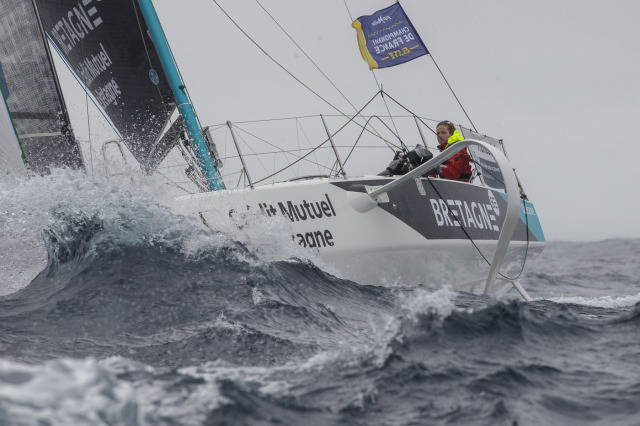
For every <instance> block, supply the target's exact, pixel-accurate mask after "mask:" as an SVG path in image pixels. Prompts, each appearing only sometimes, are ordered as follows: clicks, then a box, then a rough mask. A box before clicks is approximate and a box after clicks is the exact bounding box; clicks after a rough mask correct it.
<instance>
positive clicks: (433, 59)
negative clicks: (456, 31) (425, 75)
mask: <svg viewBox="0 0 640 426" xmlns="http://www.w3.org/2000/svg"><path fill="white" fill-rule="evenodd" d="M429 56H431V60H432V61H433V63H434V64H435V66H436V68H437V69H438V72H439V73H440V75H441V76H442V78H443V79H444V82H445V83H447V86H449V90H451V93H452V94H453V97H454V98H456V101H457V102H458V105H460V108H462V112H464V115H466V116H467V120H469V123H471V126H472V127H473V130H475V131H476V132H477V130H476V125H475V124H473V121H471V117H469V114H467V110H465V109H464V107H463V106H462V103H461V102H460V99H458V96H457V95H456V92H454V91H453V88H452V87H451V85H450V84H449V81H448V80H447V78H446V77H445V76H444V74H443V73H442V70H440V67H439V66H438V63H437V62H436V59H435V58H434V57H433V53H431V52H429Z"/></svg>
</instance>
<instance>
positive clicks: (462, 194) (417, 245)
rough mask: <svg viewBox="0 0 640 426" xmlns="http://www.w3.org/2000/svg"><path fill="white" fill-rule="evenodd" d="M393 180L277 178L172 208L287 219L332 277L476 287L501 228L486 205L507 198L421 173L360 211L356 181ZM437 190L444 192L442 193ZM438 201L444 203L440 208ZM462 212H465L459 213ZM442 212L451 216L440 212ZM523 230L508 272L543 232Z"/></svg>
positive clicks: (360, 188) (531, 256)
mask: <svg viewBox="0 0 640 426" xmlns="http://www.w3.org/2000/svg"><path fill="white" fill-rule="evenodd" d="M394 179H395V178H381V177H377V176H369V177H360V178H349V179H341V178H333V179H329V178H314V179H309V180H297V181H292V182H281V183H276V184H273V185H265V186H261V187H256V188H255V189H249V188H247V189H239V190H230V191H218V192H208V193H202V194H194V195H187V196H182V197H178V198H177V199H176V200H175V201H176V202H175V205H174V206H173V207H172V209H173V210H174V211H175V212H176V213H180V214H185V215H195V216H200V217H201V218H202V219H204V221H206V223H207V224H208V225H213V224H216V223H219V222H220V221H221V220H227V218H229V217H231V218H232V219H233V220H234V221H236V223H237V224H238V225H239V226H242V221H243V217H244V216H247V212H248V213H249V216H250V217H253V218H254V220H255V218H256V217H258V218H261V217H265V218H269V217H271V218H274V219H275V218H279V219H280V220H281V221H285V222H286V223H288V224H289V225H290V226H291V228H290V229H291V235H292V237H293V239H294V240H295V241H296V242H298V243H299V244H300V245H303V246H307V247H312V248H314V249H317V250H318V253H319V255H320V257H321V258H322V259H323V260H324V261H325V262H326V263H327V264H329V265H331V266H332V267H333V268H335V271H333V272H335V273H336V275H338V276H340V277H342V278H346V279H350V280H353V281H356V282H358V283H360V284H371V285H418V284H426V285H429V286H442V285H449V286H451V287H452V288H454V289H456V290H463V291H472V292H476V293H480V292H482V291H483V290H484V282H485V281H486V278H487V274H488V272H489V267H490V262H491V260H492V257H493V253H494V251H495V249H496V245H497V240H498V236H499V233H500V232H499V231H500V226H501V218H500V216H499V210H500V208H499V206H494V207H495V208H493V209H492V207H491V205H492V203H497V202H496V200H495V199H497V200H500V203H505V204H506V202H504V201H503V200H502V198H503V196H501V193H500V192H498V191H491V190H487V189H486V188H484V187H478V186H476V185H472V184H467V183H460V182H453V181H445V180H440V179H436V180H433V181H431V182H429V180H427V179H420V180H419V181H413V180H411V181H409V183H408V184H406V185H404V186H402V187H399V188H398V189H397V190H393V191H390V192H389V201H388V202H382V203H380V204H379V206H376V207H373V208H371V209H369V210H367V209H363V208H362V205H363V204H364V203H366V202H367V201H369V200H370V198H369V196H368V195H367V194H366V193H364V188H365V185H366V186H367V187H368V188H369V189H371V188H372V187H374V188H375V187H376V186H379V185H383V184H384V183H387V182H391V181H392V180H394ZM434 184H435V186H434ZM420 186H422V188H420ZM436 187H438V191H436V192H437V193H439V194H438V195H437V196H436V195H435V194H436V192H434V189H433V188H436ZM487 191H489V192H487ZM443 193H446V194H448V195H447V196H446V197H445V198H442V199H441V197H440V194H443ZM491 193H493V194H495V195H494V196H493V198H494V199H492V196H491ZM451 200H452V201H451ZM369 202H370V201H369ZM447 202H448V204H449V205H451V206H452V207H451V209H450V210H449V211H448V212H446V213H447V214H445V215H443V212H444V211H445V210H444V209H446V205H447ZM442 203H445V206H443V204H442ZM456 203H457V204H456ZM500 203H498V204H500ZM456 206H458V207H456ZM456 208H459V211H458V213H455V211H456ZM465 209H466V210H469V211H470V212H471V217H467V219H466V220H465V218H464V215H465ZM364 210H367V211H364ZM503 210H504V209H503ZM523 210H524V209H523ZM527 210H529V213H530V215H529V216H528V217H527V218H526V220H527V221H528V223H529V225H530V228H532V226H531V225H532V223H533V221H535V223H537V224H538V227H539V222H538V221H537V217H535V211H534V210H533V209H532V206H530V207H529V208H528V209H527ZM254 212H261V214H258V215H257V216H256V215H255V214H254ZM456 214H457V215H462V216H463V217H460V216H456ZM263 215H264V216H263ZM447 215H448V216H450V217H453V218H454V220H449V218H445V216H447ZM452 215H453V216H452ZM455 217H458V218H459V219H460V221H459V222H458V221H455ZM474 218H475V219H474ZM454 221H455V223H454ZM214 227H215V226H214ZM463 229H464V231H462V230H463ZM525 229H526V226H524V223H522V224H521V225H520V228H519V232H518V229H517V230H516V234H515V235H514V241H512V243H511V244H510V245H509V249H508V251H507V256H506V258H505V262H504V264H503V268H502V269H501V272H502V273H503V274H504V275H506V276H508V277H510V278H517V277H520V276H521V274H524V272H525V271H526V269H527V267H528V266H529V265H530V264H531V263H532V261H533V260H535V258H536V257H537V256H538V255H539V254H540V252H541V251H542V249H543V248H544V244H545V243H544V238H542V239H541V240H537V238H535V237H534V236H533V235H532V234H531V233H530V232H525ZM461 231H462V232H461ZM465 232H466V233H465ZM527 234H528V235H529V238H527ZM472 240H473V241H472ZM527 240H529V241H527ZM483 255H484V258H483ZM525 255H526V256H525ZM525 257H526V265H524V270H523V262H524V261H525ZM485 258H486V259H485Z"/></svg>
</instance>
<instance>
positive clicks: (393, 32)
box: [351, 3, 429, 69]
mask: <svg viewBox="0 0 640 426" xmlns="http://www.w3.org/2000/svg"><path fill="white" fill-rule="evenodd" d="M351 26H352V27H353V28H355V29H356V32H357V33H358V47H359V48H360V54H361V55H362V58H363V59H364V60H365V62H366V63H367V64H368V65H369V69H374V68H387V67H392V66H394V65H400V64H403V63H405V62H408V61H410V60H412V59H415V58H418V57H420V56H422V55H427V54H428V53H429V51H428V50H427V46H425V44H424V43H423V42H422V40H421V39H420V36H419V35H418V33H417V32H416V30H415V28H413V25H411V21H409V18H408V17H407V15H406V14H405V13H404V10H402V6H400V3H396V4H394V5H393V6H389V7H387V8H386V9H382V10H379V11H377V12H376V13H374V14H373V15H366V16H361V17H359V18H358V19H356V20H355V21H353V23H352V24H351Z"/></svg>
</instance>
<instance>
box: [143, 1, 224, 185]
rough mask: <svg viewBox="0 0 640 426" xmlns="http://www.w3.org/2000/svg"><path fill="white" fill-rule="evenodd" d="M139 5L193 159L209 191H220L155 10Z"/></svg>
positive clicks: (214, 168) (211, 162)
mask: <svg viewBox="0 0 640 426" xmlns="http://www.w3.org/2000/svg"><path fill="white" fill-rule="evenodd" d="M138 5H139V6H140V10H141V11H142V15H143V16H144V20H145V22H146V23H147V27H148V28H149V34H150V35H151V39H152V40H153V43H154V45H155V48H156V51H157V52H158V57H159V58H160V63H162V68H163V69H164V72H165V74H166V75H167V80H169V86H171V91H172V92H173V96H174V97H175V99H176V102H177V104H178V111H180V115H182V118H183V120H184V124H185V127H186V128H187V134H188V135H189V139H190V140H191V144H192V145H193V149H194V151H195V153H196V157H197V158H198V162H199V163H200V169H201V170H202V173H203V174H204V177H205V178H206V180H207V185H208V187H209V190H211V191H217V190H220V189H222V184H221V182H220V179H219V177H218V172H217V170H216V167H215V165H214V164H213V161H212V160H211V157H210V156H209V152H208V150H207V146H206V145H205V143H204V139H203V137H202V133H201V131H200V126H199V124H198V119H197V118H196V115H195V113H194V111H193V107H192V106H191V102H190V101H189V97H188V96H187V94H186V92H185V91H184V89H185V86H184V83H183V82H182V79H181V78H180V73H179V72H178V68H177V66H176V64H175V62H174V60H173V56H172V55H171V51H170V50H169V45H168V43H167V39H166V38H165V36H164V32H163V31H162V27H161V26H160V21H159V20H158V15H156V11H155V9H154V8H153V4H152V3H151V0H138Z"/></svg>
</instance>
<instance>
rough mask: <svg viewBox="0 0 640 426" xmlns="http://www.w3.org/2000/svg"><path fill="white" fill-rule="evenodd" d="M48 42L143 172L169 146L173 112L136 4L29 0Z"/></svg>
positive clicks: (122, 0)
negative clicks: (167, 128)
mask: <svg viewBox="0 0 640 426" xmlns="http://www.w3.org/2000/svg"><path fill="white" fill-rule="evenodd" d="M35 2H36V4H37V7H38V12H39V15H40V18H41V20H42V25H43V27H44V30H45V32H46V34H47V36H48V37H49V39H50V41H51V42H52V43H54V44H55V46H56V48H57V49H58V50H59V52H60V53H61V55H62V56H63V58H64V59H65V60H66V62H67V63H68V64H69V65H70V67H71V68H72V69H73V70H74V72H75V73H76V74H77V75H78V77H79V78H80V79H81V80H82V82H83V83H84V85H85V87H86V88H87V89H88V90H89V91H90V92H91V94H92V95H93V96H94V97H95V99H96V100H97V101H98V103H99V104H100V106H101V107H102V109H103V110H104V111H105V113H106V114H107V116H108V117H109V119H110V120H111V122H112V123H113V125H114V126H115V128H116V129H117V130H118V132H120V134H121V135H122V136H123V138H124V142H125V143H126V145H127V146H128V147H129V149H130V150H131V152H132V154H133V155H134V156H135V157H136V159H137V160H138V162H139V163H140V164H141V165H142V166H143V167H144V169H145V170H147V171H149V172H150V171H152V170H153V169H154V168H155V167H156V166H157V165H158V164H159V163H160V162H161V161H162V159H163V158H164V156H165V155H166V154H167V152H168V151H169V149H170V148H171V147H172V146H173V145H175V143H176V138H171V137H165V138H162V130H163V128H165V125H166V124H167V121H168V119H169V117H170V116H171V113H172V112H173V110H174V109H175V108H176V105H175V102H174V98H173V96H172V94H171V89H170V87H169V84H168V83H167V79H166V77H165V75H164V72H163V70H162V66H161V65H160V61H159V60H158V55H157V53H156V50H155V48H154V45H153V42H152V41H151V38H150V36H149V33H148V30H147V26H146V24H145V21H144V19H143V17H142V14H141V12H140V8H139V6H138V3H137V2H136V1H131V0H111V1H108V2H106V1H105V2H101V1H98V0H83V1H78V0H57V1H47V0H35Z"/></svg>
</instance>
